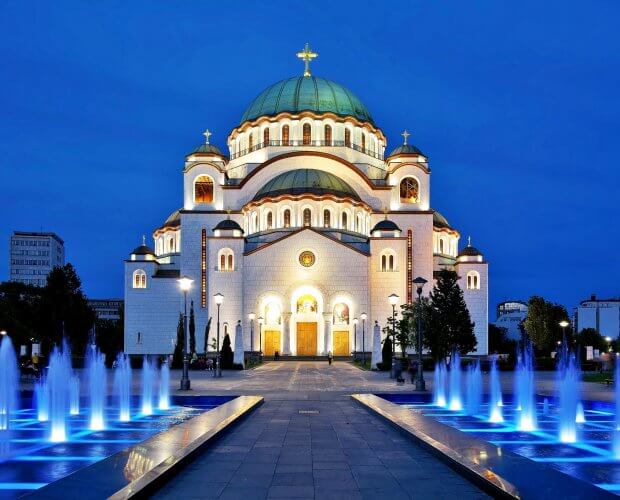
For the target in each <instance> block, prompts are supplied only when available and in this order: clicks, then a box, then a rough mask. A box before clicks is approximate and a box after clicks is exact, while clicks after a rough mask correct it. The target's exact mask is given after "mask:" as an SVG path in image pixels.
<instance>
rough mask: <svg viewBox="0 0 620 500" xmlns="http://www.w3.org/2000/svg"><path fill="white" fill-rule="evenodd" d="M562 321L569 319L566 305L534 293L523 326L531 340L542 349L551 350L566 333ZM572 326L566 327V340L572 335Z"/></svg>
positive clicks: (528, 304)
mask: <svg viewBox="0 0 620 500" xmlns="http://www.w3.org/2000/svg"><path fill="white" fill-rule="evenodd" d="M561 321H568V313H567V312H566V309H565V308H564V306H561V305H559V304H553V303H551V302H547V301H546V300H545V299H544V298H543V297H539V296H537V295H534V296H532V297H530V299H529V301H528V303H527V317H526V318H525V321H524V322H523V327H524V328H525V331H526V332H527V335H528V336H529V338H530V340H531V341H532V342H533V343H534V345H535V346H536V348H537V349H538V350H540V351H547V352H548V351H551V350H553V349H555V348H556V345H557V342H558V341H561V340H562V337H563V335H564V332H563V329H562V327H561V326H560V322H561ZM571 333H572V332H571V329H570V327H568V328H566V334H567V335H566V336H567V337H568V338H567V339H566V340H567V341H569V340H570V337H571Z"/></svg>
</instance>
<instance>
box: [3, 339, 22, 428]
mask: <svg viewBox="0 0 620 500" xmlns="http://www.w3.org/2000/svg"><path fill="white" fill-rule="evenodd" d="M18 386H19V373H18V370H17V357H16V355H15V349H14V348H13V342H12V341H11V338H10V337H9V336H8V335H3V337H2V343H0V430H7V429H8V428H9V425H10V422H11V415H12V414H13V413H15V412H16V411H17V410H18V405H17V390H18Z"/></svg>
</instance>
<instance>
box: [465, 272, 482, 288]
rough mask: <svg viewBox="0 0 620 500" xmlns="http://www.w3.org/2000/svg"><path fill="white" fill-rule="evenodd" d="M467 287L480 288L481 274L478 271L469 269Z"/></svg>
mask: <svg viewBox="0 0 620 500" xmlns="http://www.w3.org/2000/svg"><path fill="white" fill-rule="evenodd" d="M467 289H468V290H480V274H479V273H478V271H469V272H468V273H467Z"/></svg>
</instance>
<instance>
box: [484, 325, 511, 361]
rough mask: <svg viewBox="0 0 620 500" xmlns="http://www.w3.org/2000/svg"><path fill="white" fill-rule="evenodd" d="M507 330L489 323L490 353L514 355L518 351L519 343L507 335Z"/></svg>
mask: <svg viewBox="0 0 620 500" xmlns="http://www.w3.org/2000/svg"><path fill="white" fill-rule="evenodd" d="M506 332H507V330H506V328H504V327H501V326H497V325H494V324H493V323H489V352H490V353H494V352H497V353H502V354H512V353H514V352H515V351H516V348H517V342H516V341H515V340H511V339H509V338H508V335H506Z"/></svg>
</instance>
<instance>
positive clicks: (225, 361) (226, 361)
mask: <svg viewBox="0 0 620 500" xmlns="http://www.w3.org/2000/svg"><path fill="white" fill-rule="evenodd" d="M220 362H221V363H222V369H230V368H232V365H233V351H232V348H231V347H230V335H228V334H226V335H224V340H223V341H222V350H221V351H220Z"/></svg>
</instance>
